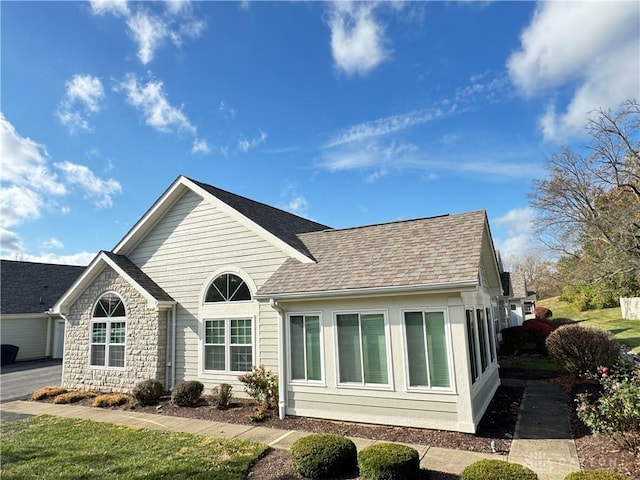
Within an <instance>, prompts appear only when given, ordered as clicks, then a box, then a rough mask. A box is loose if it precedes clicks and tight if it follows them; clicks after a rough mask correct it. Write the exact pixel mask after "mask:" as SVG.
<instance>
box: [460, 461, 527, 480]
mask: <svg viewBox="0 0 640 480" xmlns="http://www.w3.org/2000/svg"><path fill="white" fill-rule="evenodd" d="M460 478H461V480H537V479H538V476H537V475H536V474H535V473H534V472H533V471H532V470H530V469H528V468H527V467H524V466H522V465H520V464H519V463H509V462H505V461H503V460H480V461H478V462H475V463H472V464H471V465H469V466H468V467H467V468H465V469H464V470H463V471H462V475H461V476H460Z"/></svg>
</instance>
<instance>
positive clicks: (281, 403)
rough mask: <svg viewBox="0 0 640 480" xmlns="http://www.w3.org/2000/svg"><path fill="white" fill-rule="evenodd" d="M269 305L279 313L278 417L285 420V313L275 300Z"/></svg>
mask: <svg viewBox="0 0 640 480" xmlns="http://www.w3.org/2000/svg"><path fill="white" fill-rule="evenodd" d="M269 305H270V306H271V308H273V309H274V310H275V311H276V312H278V352H279V355H278V416H279V418H280V420H284V417H285V416H286V410H287V398H286V396H287V371H286V368H287V361H286V357H287V355H286V352H285V341H284V336H285V326H284V311H283V310H282V308H280V307H279V306H278V302H276V301H275V300H274V299H273V298H272V299H270V300H269Z"/></svg>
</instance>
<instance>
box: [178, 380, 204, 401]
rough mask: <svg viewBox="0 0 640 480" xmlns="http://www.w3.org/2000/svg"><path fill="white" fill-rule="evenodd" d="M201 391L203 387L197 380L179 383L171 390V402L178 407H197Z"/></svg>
mask: <svg viewBox="0 0 640 480" xmlns="http://www.w3.org/2000/svg"><path fill="white" fill-rule="evenodd" d="M203 390H204V385H203V384H202V383H201V382H198V381H197V380H191V381H188V382H183V383H179V384H178V385H176V386H175V387H174V388H173V393H172V394H171V401H172V402H173V403H175V404H176V405H178V406H180V407H197V406H198V404H199V403H200V400H201V398H202V392H203Z"/></svg>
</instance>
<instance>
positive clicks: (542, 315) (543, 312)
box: [533, 307, 553, 320]
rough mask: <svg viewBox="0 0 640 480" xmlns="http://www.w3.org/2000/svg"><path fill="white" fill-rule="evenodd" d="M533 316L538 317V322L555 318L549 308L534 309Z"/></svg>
mask: <svg viewBox="0 0 640 480" xmlns="http://www.w3.org/2000/svg"><path fill="white" fill-rule="evenodd" d="M533 314H534V315H535V316H536V320H546V319H547V318H551V317H552V316H553V312H552V311H551V310H549V309H548V308H547V307H536V308H534V309H533Z"/></svg>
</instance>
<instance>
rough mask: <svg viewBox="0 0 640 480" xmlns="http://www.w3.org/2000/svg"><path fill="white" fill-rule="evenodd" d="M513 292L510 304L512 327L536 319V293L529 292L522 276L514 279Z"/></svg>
mask: <svg viewBox="0 0 640 480" xmlns="http://www.w3.org/2000/svg"><path fill="white" fill-rule="evenodd" d="M512 281H513V291H512V295H511V298H510V299H509V302H510V309H511V325H512V326H514V327H515V326H518V325H522V322H524V321H525V320H531V319H533V318H535V313H534V311H533V310H534V308H535V307H536V293H535V292H533V291H530V290H528V287H527V280H526V279H525V278H524V276H522V275H516V276H515V277H514V278H513V280H512Z"/></svg>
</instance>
